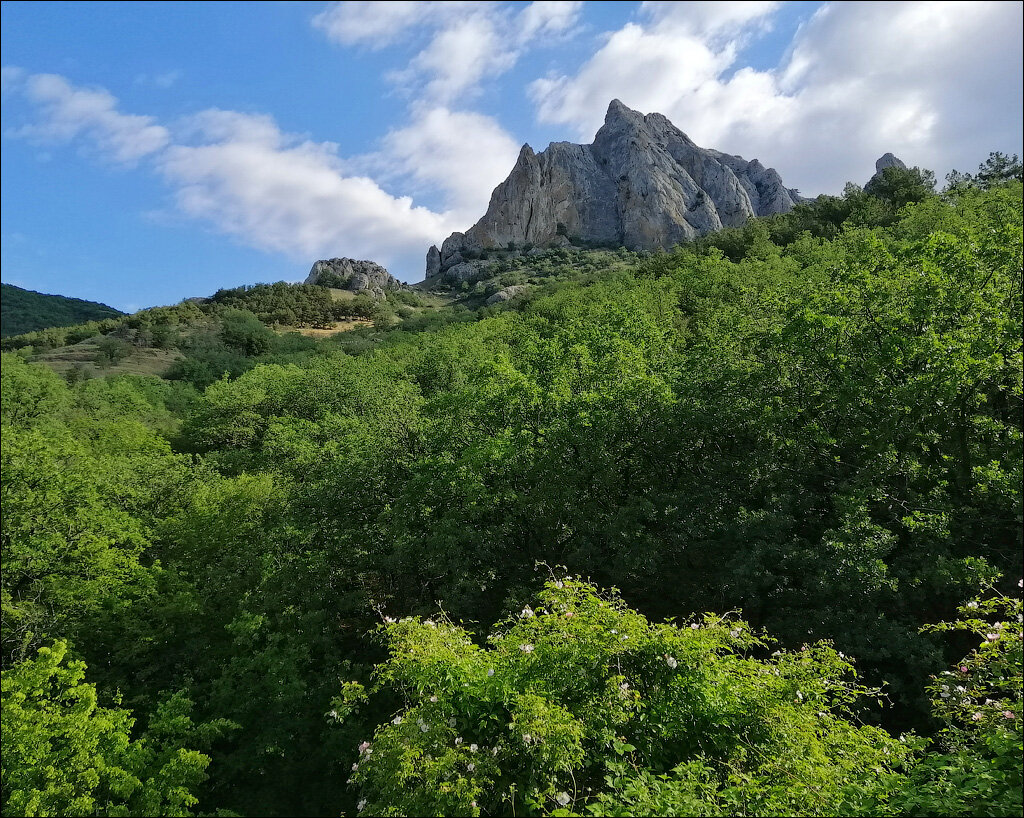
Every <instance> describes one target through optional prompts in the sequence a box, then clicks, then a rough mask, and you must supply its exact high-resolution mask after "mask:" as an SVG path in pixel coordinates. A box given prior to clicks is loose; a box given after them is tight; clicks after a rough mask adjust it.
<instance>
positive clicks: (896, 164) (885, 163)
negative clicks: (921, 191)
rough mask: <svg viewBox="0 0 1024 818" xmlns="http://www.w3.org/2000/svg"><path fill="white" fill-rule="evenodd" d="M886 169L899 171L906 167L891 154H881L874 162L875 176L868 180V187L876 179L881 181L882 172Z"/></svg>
mask: <svg viewBox="0 0 1024 818" xmlns="http://www.w3.org/2000/svg"><path fill="white" fill-rule="evenodd" d="M886 168H899V169H900V170H906V169H907V166H906V165H905V164H904V163H903V160H901V159H898V158H896V156H895V155H893V154H891V153H883V154H882V155H881V156H879V157H878V159H876V160H875V175H874V176H872V177H871V178H870V179H869V180H868V185H870V184H871V183H872V182H874V181H875V180H876V179H881V178H882V171H884V170H885V169H886ZM865 187H866V185H865Z"/></svg>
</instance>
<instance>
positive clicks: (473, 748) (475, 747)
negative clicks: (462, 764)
mask: <svg viewBox="0 0 1024 818" xmlns="http://www.w3.org/2000/svg"><path fill="white" fill-rule="evenodd" d="M478 749H480V748H479V747H477V745H475V744H470V745H469V751H470V752H471V753H475V752H476V751H477V750H478Z"/></svg>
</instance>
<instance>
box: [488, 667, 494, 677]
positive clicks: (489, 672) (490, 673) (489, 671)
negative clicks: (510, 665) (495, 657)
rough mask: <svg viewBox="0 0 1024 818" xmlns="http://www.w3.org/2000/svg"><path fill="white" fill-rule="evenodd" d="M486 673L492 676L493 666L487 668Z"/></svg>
mask: <svg viewBox="0 0 1024 818" xmlns="http://www.w3.org/2000/svg"><path fill="white" fill-rule="evenodd" d="M487 675H488V676H493V675H494V668H493V667H490V668H487Z"/></svg>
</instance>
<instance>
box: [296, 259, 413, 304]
mask: <svg viewBox="0 0 1024 818" xmlns="http://www.w3.org/2000/svg"><path fill="white" fill-rule="evenodd" d="M305 283H306V284H323V285H325V286H329V287H338V288H340V289H342V290H352V291H353V292H366V293H369V294H370V295H372V296H374V297H375V298H383V297H384V293H385V291H387V290H400V289H401V288H402V284H401V282H399V281H398V279H396V278H395V277H394V276H392V275H391V273H389V272H388V271H387V270H385V269H384V268H383V267H381V266H380V265H379V264H377V263H376V262H375V261H365V260H364V261H357V260H356V259H353V258H329V259H324V260H322V261H317V262H314V263H313V268H312V269H311V270H310V271H309V275H308V276H306V281H305Z"/></svg>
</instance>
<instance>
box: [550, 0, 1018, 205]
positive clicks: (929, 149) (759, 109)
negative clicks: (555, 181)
mask: <svg viewBox="0 0 1024 818" xmlns="http://www.w3.org/2000/svg"><path fill="white" fill-rule="evenodd" d="M772 5H773V4H766V3H762V4H748V5H746V6H744V5H742V4H720V3H719V4H715V3H708V4H705V3H696V4H690V3H678V4H675V3H673V4H653V3H648V4H645V6H644V12H645V14H646V16H647V20H646V21H645V22H643V23H639V24H638V23H630V24H627V25H626V26H624V27H623V28H622V29H620V30H618V31H616V32H613V33H612V34H611V35H609V36H608V38H607V40H606V42H605V43H604V45H603V46H602V47H601V48H600V49H598V51H597V52H596V53H595V54H594V55H593V56H592V57H590V59H588V60H587V61H586V62H585V63H584V64H583V65H582V66H581V67H580V68H579V70H578V71H576V72H575V73H574V74H560V75H554V76H549V77H546V78H543V79H540V80H537V81H536V82H534V83H533V84H532V85H531V87H530V93H531V96H532V98H533V99H534V101H535V103H536V105H537V110H538V116H539V118H540V119H541V120H542V121H545V122H553V123H563V124H567V125H570V126H573V127H575V128H576V130H577V134H578V135H579V136H580V138H582V139H589V138H590V137H591V136H592V135H593V132H594V130H595V129H596V128H597V127H598V125H599V124H600V121H601V119H602V116H603V113H604V109H605V107H606V106H607V104H608V100H610V99H612V98H614V97H618V98H620V99H622V101H623V102H625V103H626V104H627V105H630V106H632V107H635V108H639V109H640V110H643V111H645V112H649V111H659V112H661V113H664V114H665V115H666V116H668V117H669V118H670V119H672V120H673V122H675V123H676V125H678V126H679V127H680V128H682V129H683V130H684V131H686V132H687V133H688V134H689V135H690V136H691V137H693V138H694V139H695V140H696V141H697V142H698V143H700V144H703V145H707V146H709V147H715V148H718V149H720V150H725V151H729V152H735V153H741V154H743V155H745V156H748V157H750V156H757V157H758V158H760V159H761V160H762V161H764V162H765V163H767V164H771V165H774V166H775V167H777V168H778V169H779V170H780V172H781V173H782V175H783V178H784V179H785V180H786V181H787V183H788V184H791V185H795V186H798V187H800V188H801V189H802V190H804V191H806V192H818V191H837V190H839V189H841V187H842V184H843V182H845V181H847V180H850V179H853V180H857V181H865V180H866V179H867V178H868V177H869V176H870V175H871V173H872V172H873V160H874V159H875V158H876V157H877V156H879V155H880V154H881V153H884V152H885V151H890V150H891V151H893V152H895V153H896V154H897V155H900V156H901V157H902V158H903V159H904V160H905V161H907V162H908V163H910V164H918V165H923V166H927V167H932V168H934V169H936V170H938V171H939V172H940V173H944V172H945V170H948V169H949V168H950V167H951V166H954V165H955V166H959V167H961V168H973V167H974V166H975V165H976V164H977V163H978V162H979V161H980V160H981V159H983V158H984V156H985V155H987V152H988V151H989V150H1011V151H1014V150H1017V151H1019V149H1020V148H1019V146H1020V142H1021V117H1020V98H1021V64H1022V54H1021V40H1020V36H1019V32H1020V29H1021V4H1019V3H980V2H968V3H930V2H928V3H923V2H903V3H853V2H847V3H836V4H830V5H827V6H825V7H823V8H822V9H821V10H819V11H818V12H817V13H816V14H815V15H814V17H813V18H812V19H811V20H810V21H808V23H807V24H806V25H804V26H803V28H802V29H801V30H800V31H799V32H798V34H797V36H796V38H795V40H794V43H793V45H792V48H791V51H790V54H789V56H788V57H787V59H786V60H785V61H784V62H783V63H782V64H780V65H779V66H778V67H777V68H776V69H775V70H772V71H757V70H755V69H752V68H740V70H736V71H735V72H734V73H733V74H732V75H731V76H729V72H730V71H733V70H734V69H735V68H736V67H737V54H739V53H740V50H741V48H742V45H743V43H744V39H745V38H746V37H748V36H751V34H752V33H755V32H756V30H757V29H759V28H760V29H763V28H765V27H766V26H768V25H770V24H771V19H770V17H768V16H766V15H768V14H770V12H771V11H772Z"/></svg>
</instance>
